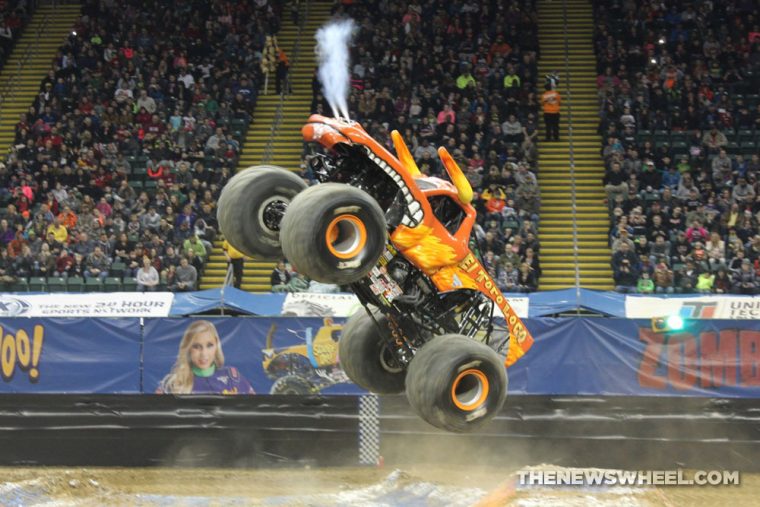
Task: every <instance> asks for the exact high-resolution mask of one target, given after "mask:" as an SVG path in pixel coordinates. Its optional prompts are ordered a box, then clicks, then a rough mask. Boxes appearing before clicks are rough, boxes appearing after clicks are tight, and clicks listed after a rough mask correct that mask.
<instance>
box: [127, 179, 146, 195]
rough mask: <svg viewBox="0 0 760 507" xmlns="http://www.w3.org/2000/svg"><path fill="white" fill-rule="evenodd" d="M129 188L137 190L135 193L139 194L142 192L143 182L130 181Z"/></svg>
mask: <svg viewBox="0 0 760 507" xmlns="http://www.w3.org/2000/svg"><path fill="white" fill-rule="evenodd" d="M129 186H130V187H132V188H134V189H135V192H137V193H138V194H139V193H140V192H142V189H143V182H142V181H139V180H131V181H129Z"/></svg>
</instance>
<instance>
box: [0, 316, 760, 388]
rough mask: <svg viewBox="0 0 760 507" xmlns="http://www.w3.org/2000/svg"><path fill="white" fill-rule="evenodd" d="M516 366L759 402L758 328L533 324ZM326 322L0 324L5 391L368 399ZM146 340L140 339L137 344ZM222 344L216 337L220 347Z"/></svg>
mask: <svg viewBox="0 0 760 507" xmlns="http://www.w3.org/2000/svg"><path fill="white" fill-rule="evenodd" d="M526 324H527V326H528V328H529V329H530V331H531V333H532V334H533V336H534V337H535V338H536V342H535V344H534V346H533V348H532V349H531V350H530V352H529V353H528V354H526V355H525V357H523V358H522V359H521V360H520V361H518V362H517V363H516V364H515V365H514V366H513V367H511V368H509V370H508V373H509V380H510V385H509V392H510V393H511V394H527V395H620V396H703V397H716V398H721V397H744V398H760V321H758V320H743V321H742V320H721V319H709V320H688V319H687V321H686V326H685V328H684V329H683V330H681V331H679V332H677V333H655V332H653V331H652V329H651V327H650V324H651V323H650V321H649V320H632V319H598V318H563V319H552V318H540V319H528V320H527V321H526ZM342 325H343V319H337V318H330V317H321V318H315V317H257V318H231V317H227V318H225V317H214V318H210V319H198V318H158V319H145V320H144V328H143V329H142V331H141V327H140V321H139V320H138V319H92V318H87V319H85V318H73V319H34V318H32V319H19V318H15V319H10V318H9V319H0V327H1V328H2V329H1V330H0V376H1V377H2V382H0V386H1V390H0V392H4V393H20V392H23V393H35V392H36V393H140V392H143V393H146V394H150V393H156V392H164V393H177V394H182V393H221V394H253V393H255V394H288V393H289V394H317V393H324V394H360V393H363V390H361V389H360V388H358V387H357V386H355V385H353V384H352V383H351V382H350V381H349V380H348V378H347V377H346V376H345V374H344V373H343V371H342V369H341V368H340V362H339V357H338V340H339V337H340V333H341V330H342ZM141 332H142V342H141ZM217 336H218V337H219V339H218V340H217Z"/></svg>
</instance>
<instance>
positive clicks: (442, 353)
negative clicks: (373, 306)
mask: <svg viewBox="0 0 760 507" xmlns="http://www.w3.org/2000/svg"><path fill="white" fill-rule="evenodd" d="M476 359H479V360H481V361H487V362H489V363H491V364H492V365H493V366H495V367H496V366H498V367H497V368H494V371H495V372H496V375H497V376H498V379H490V378H489V381H490V382H491V383H492V384H493V383H494V382H496V383H499V385H498V386H497V387H500V388H501V389H502V391H501V392H500V393H499V394H498V396H497V399H496V400H495V403H494V404H492V406H491V407H489V410H488V413H486V415H484V416H483V417H480V418H477V419H474V420H472V421H465V420H464V419H463V418H460V417H456V416H455V414H452V413H448V412H447V410H446V407H443V406H441V403H440V400H441V396H442V393H448V392H449V390H450V388H451V384H450V378H451V374H452V372H453V371H455V370H456V368H457V366H458V365H460V364H464V363H466V362H469V361H472V360H476ZM491 389H493V387H492V388H491ZM506 394H507V372H506V370H505V369H504V366H503V361H502V358H501V357H500V356H499V355H498V354H497V353H496V352H495V351H494V350H493V349H491V348H490V347H488V346H487V345H485V344H483V343H480V342H477V341H475V340H474V339H471V338H467V337H466V336H462V335H456V334H453V335H442V336H438V337H436V338H434V339H433V340H432V341H430V342H429V343H426V344H425V345H424V346H423V347H422V348H421V349H420V350H418V351H417V354H416V355H415V356H414V359H413V360H412V362H411V363H410V364H409V368H408V370H407V376H406V395H407V399H408V400H409V403H410V404H411V406H412V408H413V409H414V410H415V411H416V412H417V413H418V414H419V416H420V417H421V418H422V419H424V420H425V421H427V422H428V423H430V424H432V425H433V426H435V427H437V428H441V429H444V430H447V431H452V432H457V433H463V432H468V431H473V430H475V429H477V428H479V427H481V426H482V425H483V424H485V423H486V422H487V421H489V420H490V419H491V418H492V417H493V416H494V415H496V413H497V412H498V411H499V410H500V409H501V407H502V405H503V404H504V401H505V399H506ZM489 396H490V395H489Z"/></svg>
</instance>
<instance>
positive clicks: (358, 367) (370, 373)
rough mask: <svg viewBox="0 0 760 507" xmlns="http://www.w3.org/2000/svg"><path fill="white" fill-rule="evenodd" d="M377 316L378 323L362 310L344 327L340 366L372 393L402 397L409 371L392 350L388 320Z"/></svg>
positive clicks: (339, 350)
mask: <svg viewBox="0 0 760 507" xmlns="http://www.w3.org/2000/svg"><path fill="white" fill-rule="evenodd" d="M373 314H374V317H375V318H374V319H373V318H372V317H370V316H369V314H368V313H367V311H366V310H365V309H363V308H362V309H361V310H359V311H358V312H356V313H355V314H353V315H352V316H351V318H350V319H348V321H347V322H346V324H345V325H344V326H343V332H342V334H341V336H340V341H339V342H338V358H339V359H340V366H341V368H343V371H344V372H345V373H346V375H347V376H348V378H350V379H351V380H352V381H353V383H354V384H356V385H358V386H359V387H362V388H364V389H366V390H368V391H370V392H373V393H377V394H396V393H400V392H402V391H403V390H404V379H405V377H406V371H404V368H403V367H401V365H399V364H398V362H397V361H396V359H395V357H393V354H392V352H391V351H390V349H389V348H388V346H389V345H390V344H391V343H392V340H393V337H392V335H391V330H390V327H389V326H388V319H386V317H385V316H384V315H383V314H381V313H380V312H377V311H375V312H373ZM375 321H377V322H375Z"/></svg>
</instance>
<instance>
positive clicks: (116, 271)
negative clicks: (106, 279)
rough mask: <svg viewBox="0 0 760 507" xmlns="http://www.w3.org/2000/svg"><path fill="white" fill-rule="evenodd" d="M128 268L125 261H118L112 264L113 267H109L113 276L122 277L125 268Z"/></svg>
mask: <svg viewBox="0 0 760 507" xmlns="http://www.w3.org/2000/svg"><path fill="white" fill-rule="evenodd" d="M126 269H127V265H126V264H124V263H123V262H119V261H117V262H114V263H113V264H111V267H110V268H109V269H108V272H109V273H110V275H111V276H115V277H118V278H119V279H121V278H122V277H123V276H124V270H126Z"/></svg>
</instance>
